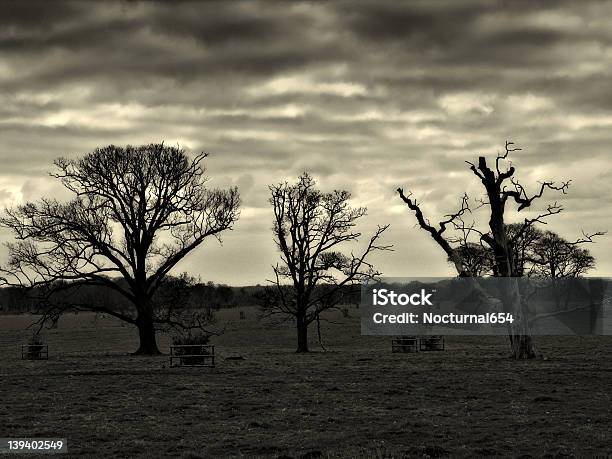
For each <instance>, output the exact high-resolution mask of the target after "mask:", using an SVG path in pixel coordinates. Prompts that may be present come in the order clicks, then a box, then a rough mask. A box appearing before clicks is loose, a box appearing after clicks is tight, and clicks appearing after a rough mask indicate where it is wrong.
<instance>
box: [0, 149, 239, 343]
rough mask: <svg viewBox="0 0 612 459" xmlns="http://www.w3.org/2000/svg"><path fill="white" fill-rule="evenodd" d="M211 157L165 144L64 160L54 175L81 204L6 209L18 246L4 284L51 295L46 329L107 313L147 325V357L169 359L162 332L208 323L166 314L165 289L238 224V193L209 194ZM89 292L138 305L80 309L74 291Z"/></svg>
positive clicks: (142, 334)
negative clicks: (208, 242)
mask: <svg viewBox="0 0 612 459" xmlns="http://www.w3.org/2000/svg"><path fill="white" fill-rule="evenodd" d="M206 156H207V155H206V154H200V155H198V156H197V157H195V158H194V159H190V158H189V157H188V156H187V155H186V153H185V151H184V150H182V149H180V148H178V147H168V146H165V145H163V144H151V145H144V146H139V147H132V146H127V147H125V148H123V147H117V146H113V145H111V146H108V147H105V148H99V149H96V150H95V151H94V152H92V153H89V154H87V155H85V156H84V157H82V158H80V159H76V160H69V159H65V158H60V159H58V160H56V161H55V166H56V171H55V172H53V173H51V176H52V177H54V178H56V179H58V180H60V181H61V183H62V184H63V185H64V187H65V188H67V189H68V190H69V191H71V192H72V193H73V194H74V196H75V197H74V199H72V200H71V201H69V202H67V203H61V202H59V201H57V200H56V199H51V198H43V199H41V200H40V201H38V202H28V203H25V204H22V205H20V206H18V207H16V208H13V209H8V210H7V211H6V215H5V216H3V218H2V219H0V224H2V225H3V226H5V227H8V228H10V229H11V230H12V231H13V233H14V235H15V237H16V239H17V242H16V243H11V244H8V251H9V258H8V263H7V264H6V266H4V267H3V269H2V275H3V276H4V281H5V282H6V283H8V284H11V285H21V286H25V287H28V288H30V289H31V290H32V291H36V292H38V293H40V292H45V295H44V299H43V298H40V302H41V305H42V306H43V310H42V312H43V313H44V315H43V319H42V320H43V321H46V320H49V319H51V320H53V319H54V318H55V319H56V318H57V317H58V316H59V314H61V313H62V312H64V311H65V310H66V309H68V308H82V309H90V310H94V311H96V312H105V313H108V314H110V315H112V316H114V317H116V318H118V319H120V320H123V321H125V322H128V323H130V324H132V325H134V326H135V327H137V329H138V332H139V338H140V346H139V348H138V351H137V353H139V354H157V353H159V350H158V347H157V342H156V330H157V329H158V328H159V327H168V326H173V327H193V326H199V325H200V324H185V323H182V322H181V321H178V320H176V318H177V317H178V316H177V314H175V313H174V312H173V311H174V310H175V308H174V307H163V308H158V307H157V305H156V302H155V301H154V299H155V294H156V292H157V290H158V289H159V288H160V286H162V285H164V281H165V279H166V276H167V275H168V274H169V273H170V271H171V270H172V268H173V267H174V266H175V265H176V264H177V263H178V262H179V261H180V260H182V259H183V258H184V257H185V256H186V255H187V254H188V253H190V252H191V251H192V250H193V249H195V248H196V247H198V246H199V245H200V244H201V243H202V242H203V241H204V240H205V239H207V238H209V237H215V238H217V239H219V240H220V234H221V233H222V232H223V231H225V230H227V229H231V228H232V226H233V224H234V222H235V221H236V219H237V217H238V206H239V196H238V191H237V189H235V188H233V189H229V190H225V191H223V190H210V189H207V188H206V187H205V183H206V181H207V179H206V177H205V175H204V173H205V169H204V166H203V160H204V158H206ZM118 279H119V280H120V281H118ZM89 285H97V286H105V287H107V288H109V289H111V290H113V291H114V292H118V293H119V294H120V295H121V296H122V297H123V298H125V300H126V301H127V303H128V304H129V305H130V306H131V307H130V308H129V310H124V309H121V310H119V309H117V308H113V306H112V305H88V304H79V305H74V304H71V302H70V297H71V295H70V293H69V292H70V291H75V290H76V289H79V288H83V287H84V286H89Z"/></svg>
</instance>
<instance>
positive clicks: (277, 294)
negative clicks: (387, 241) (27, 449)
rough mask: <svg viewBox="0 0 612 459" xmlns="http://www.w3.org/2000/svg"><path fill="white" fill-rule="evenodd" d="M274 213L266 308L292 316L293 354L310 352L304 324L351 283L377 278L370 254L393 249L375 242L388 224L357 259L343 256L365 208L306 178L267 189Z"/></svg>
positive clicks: (336, 299) (355, 237) (336, 301)
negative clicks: (275, 257)
mask: <svg viewBox="0 0 612 459" xmlns="http://www.w3.org/2000/svg"><path fill="white" fill-rule="evenodd" d="M270 192H271V194H272V196H271V198H270V203H271V204H272V207H273V209H274V226H273V231H274V238H275V242H276V245H277V246H278V248H279V250H280V252H281V263H279V264H277V265H276V266H274V267H273V269H274V275H275V277H274V279H273V280H272V281H271V282H272V283H273V286H271V287H268V288H266V291H265V294H264V297H263V306H264V309H265V310H266V311H267V312H268V313H269V314H282V315H285V316H289V317H294V318H295V320H296V326H297V340H298V345H297V352H308V326H309V325H310V324H311V323H312V322H313V321H315V320H318V319H319V315H320V314H321V313H322V312H323V311H325V310H328V309H331V308H333V307H335V306H336V305H338V304H339V302H341V301H342V297H343V292H344V291H345V290H346V288H347V287H348V286H350V285H353V284H356V283H359V282H363V281H365V280H367V279H370V278H373V277H375V276H378V275H379V274H380V273H378V272H377V271H376V270H375V269H374V267H373V266H372V264H371V263H369V262H368V260H367V258H368V256H369V255H370V254H371V253H372V252H374V251H378V250H389V249H390V248H391V246H386V245H380V244H379V239H380V237H381V235H382V234H383V232H384V231H385V230H386V229H387V227H388V225H385V226H379V227H378V229H377V230H376V231H375V232H374V234H373V235H372V236H371V237H370V240H369V241H368V243H367V245H366V247H365V248H364V249H363V251H362V252H361V253H360V254H359V255H354V254H352V253H351V254H350V255H345V254H343V253H342V252H340V251H339V249H340V248H341V245H342V244H344V243H348V242H355V241H358V239H359V237H360V236H361V233H359V232H357V231H355V225H356V223H357V221H358V220H359V219H360V218H361V217H363V216H364V215H365V214H366V209H365V208H364V207H358V208H352V207H351V206H350V205H349V202H348V201H349V199H350V197H351V195H350V193H349V192H348V191H338V190H336V191H333V192H331V193H322V192H321V191H319V190H318V189H317V188H316V183H315V181H314V179H313V178H312V177H310V176H309V175H308V174H306V173H304V174H302V175H301V176H300V177H299V179H298V181H297V183H296V184H294V185H290V184H288V183H281V184H279V185H274V186H271V187H270Z"/></svg>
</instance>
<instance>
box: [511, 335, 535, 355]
mask: <svg viewBox="0 0 612 459" xmlns="http://www.w3.org/2000/svg"><path fill="white" fill-rule="evenodd" d="M510 345H511V346H512V358H514V359H516V360H526V359H533V358H535V357H536V356H537V353H536V348H535V343H534V341H533V338H532V336H531V335H510Z"/></svg>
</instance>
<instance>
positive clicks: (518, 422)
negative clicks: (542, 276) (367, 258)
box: [0, 310, 612, 458]
mask: <svg viewBox="0 0 612 459" xmlns="http://www.w3.org/2000/svg"><path fill="white" fill-rule="evenodd" d="M354 313H355V311H352V314H353V315H355V314H354ZM224 314H225V315H226V318H229V319H232V320H234V322H233V324H232V325H231V327H230V329H229V330H228V332H227V333H226V334H225V335H223V336H222V337H219V338H217V339H216V340H215V341H214V344H216V345H217V352H218V354H219V355H220V358H219V364H218V368H217V369H216V370H215V371H214V372H211V371H210V370H206V369H201V368H198V369H195V368H185V369H181V368H178V369H177V368H172V369H171V368H168V364H167V363H168V362H167V358H166V357H156V358H142V357H132V356H129V355H126V352H127V351H130V350H134V349H135V348H136V341H135V332H134V330H132V329H130V328H127V327H122V326H121V325H120V324H118V323H117V322H115V321H113V320H110V319H102V318H99V319H98V320H97V321H96V322H95V323H94V320H93V316H92V315H89V314H80V315H78V316H68V317H65V318H64V319H63V320H62V322H60V326H59V328H58V329H57V330H49V331H47V333H46V335H47V341H48V343H49V350H50V358H49V360H48V361H38V362H30V361H21V360H20V345H21V344H22V343H24V342H25V341H26V340H27V338H28V336H29V332H27V331H23V327H24V325H26V324H27V323H28V321H29V320H30V318H29V317H11V316H0V351H1V355H2V361H1V363H0V379H1V380H2V405H3V409H2V410H1V411H0V426H2V436H3V437H65V438H67V439H68V447H69V452H70V453H69V455H68V456H71V457H92V456H100V457H183V458H197V457H287V456H290V457H295V458H298V457H303V458H307V457H310V458H314V457H363V458H366V457H380V458H383V457H388V458H391V457H443V456H447V455H449V456H452V457H473V456H503V457H507V456H521V455H531V456H538V457H539V456H546V457H567V456H569V457H571V456H577V457H592V456H596V455H600V456H605V455H611V454H612V446H611V444H612V442H611V439H610V431H611V427H612V420H611V417H610V406H612V404H611V401H610V394H611V392H612V364H611V362H612V346H611V344H612V339H611V337H590V338H578V337H572V338H569V337H568V338H561V337H554V338H552V337H551V338H540V339H539V340H538V343H539V345H540V348H541V350H542V351H543V352H544V353H545V354H546V355H547V356H548V360H537V361H530V362H513V361H510V360H508V359H507V358H506V354H507V350H508V349H507V344H506V341H505V339H503V338H496V337H487V338H476V337H472V338H470V337H456V338H448V339H447V350H446V351H444V352H436V353H433V352H432V353H421V354H392V353H391V352H390V339H389V338H377V337H376V338H375V337H361V336H360V332H359V320H358V318H349V319H342V318H341V317H340V314H338V316H337V317H336V320H335V321H336V322H342V323H339V324H326V325H325V327H324V337H325V338H326V340H327V342H326V344H327V346H328V347H329V349H331V351H330V352H326V353H324V352H320V351H319V352H315V353H311V354H308V355H296V354H294V353H293V349H294V335H293V330H292V329H291V328H290V327H289V326H288V325H285V326H271V325H269V324H268V325H263V324H260V323H259V322H257V321H255V320H252V319H253V317H254V315H255V313H254V311H253V310H249V311H248V312H247V317H248V319H250V320H245V321H239V320H237V319H238V314H239V312H238V310H234V311H227V312H225V313H224ZM234 316H235V317H234ZM160 341H161V347H162V349H167V345H168V341H167V339H166V338H164V339H162V340H160ZM312 347H313V349H316V345H315V344H314V343H313V346H312ZM236 356H242V357H243V358H244V360H226V359H225V358H226V357H236ZM64 457H65V456H64Z"/></svg>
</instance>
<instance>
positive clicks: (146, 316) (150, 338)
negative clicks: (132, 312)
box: [134, 301, 161, 355]
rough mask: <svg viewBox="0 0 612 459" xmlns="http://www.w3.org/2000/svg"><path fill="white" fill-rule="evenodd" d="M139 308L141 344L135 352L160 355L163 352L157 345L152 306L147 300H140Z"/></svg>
mask: <svg viewBox="0 0 612 459" xmlns="http://www.w3.org/2000/svg"><path fill="white" fill-rule="evenodd" d="M137 309H138V318H137V319H136V326H137V327H138V336H139V338H140V345H139V347H138V350H137V351H136V352H135V353H134V354H136V355H159V354H161V352H160V351H159V348H158V347H157V339H156V337H155V323H154V321H153V314H152V311H151V308H150V306H149V305H148V304H147V303H146V302H145V301H143V302H140V304H139V307H137Z"/></svg>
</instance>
